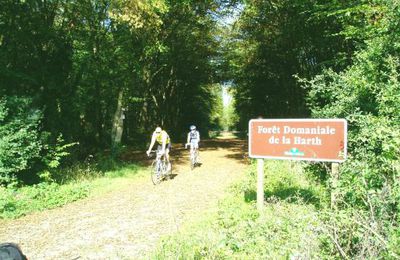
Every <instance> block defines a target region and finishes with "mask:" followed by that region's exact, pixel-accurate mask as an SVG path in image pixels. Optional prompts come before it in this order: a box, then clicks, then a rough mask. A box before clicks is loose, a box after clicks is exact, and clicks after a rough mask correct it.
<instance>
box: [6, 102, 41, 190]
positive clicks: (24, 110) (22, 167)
mask: <svg viewBox="0 0 400 260" xmlns="http://www.w3.org/2000/svg"><path fill="white" fill-rule="evenodd" d="M40 119H41V113H40V111H39V110H35V109H31V108H30V100H29V99H27V98H17V97H10V98H7V99H5V98H3V99H2V100H0V185H1V184H10V183H15V182H16V181H17V179H18V174H20V173H21V172H23V171H29V170H31V169H32V168H33V167H34V166H35V164H36V163H37V162H38V161H39V160H40V152H41V150H42V143H41V139H40V132H39V124H40Z"/></svg>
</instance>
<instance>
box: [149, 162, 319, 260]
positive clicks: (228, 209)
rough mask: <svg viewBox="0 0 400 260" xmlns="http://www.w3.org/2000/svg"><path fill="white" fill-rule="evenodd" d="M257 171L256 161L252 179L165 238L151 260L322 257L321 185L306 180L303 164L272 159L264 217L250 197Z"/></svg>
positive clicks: (269, 165)
mask: <svg viewBox="0 0 400 260" xmlns="http://www.w3.org/2000/svg"><path fill="white" fill-rule="evenodd" d="M255 175H256V173H255V166H254V165H253V166H252V168H251V170H250V171H249V174H248V178H247V179H246V180H245V181H244V182H243V183H239V184H238V185H236V186H234V187H233V188H232V189H231V193H230V195H229V197H228V198H225V199H224V200H223V201H222V202H221V203H220V205H219V207H218V212H217V213H214V214H212V215H209V216H202V218H201V220H198V222H197V224H195V225H191V226H188V227H186V228H185V229H184V230H183V231H182V232H180V233H178V234H177V235H175V236H172V237H168V238H165V239H164V240H163V242H162V243H161V245H160V247H159V248H158V250H157V251H156V253H155V254H154V255H153V257H152V259H281V258H285V259H286V258H288V259H290V258H301V259H303V258H305V259H310V258H320V257H321V256H322V255H321V254H320V251H319V243H318V241H319V240H318V236H319V226H320V222H319V218H318V214H317V211H316V208H315V206H314V205H313V203H314V202H316V201H319V200H321V199H323V198H321V197H319V196H320V195H322V194H324V193H323V189H322V188H319V187H318V185H315V183H313V182H309V181H307V178H306V177H307V176H306V175H305V174H304V173H303V172H302V171H301V165H299V164H290V163H287V162H269V163H268V164H267V166H266V176H265V177H266V178H265V180H266V183H265V190H266V197H267V204H266V208H265V211H264V212H263V216H262V217H260V215H259V213H258V211H257V210H256V209H255V207H254V206H255V205H254V201H253V200H252V199H249V194H252V193H254V188H255V187H256V185H255V179H256V178H255ZM301 190H303V191H306V192H303V193H302V192H301ZM305 193H306V195H304V194H305ZM310 194H311V195H310ZM309 195H310V196H309ZM250 197H251V196H250ZM310 197H313V198H314V199H311V200H310Z"/></svg>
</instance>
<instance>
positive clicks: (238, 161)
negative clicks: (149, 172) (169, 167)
mask: <svg viewBox="0 0 400 260" xmlns="http://www.w3.org/2000/svg"><path fill="white" fill-rule="evenodd" d="M244 151H246V148H245V147H244V142H242V141H239V140H237V139H225V140H210V141H205V142H204V147H202V148H201V153H200V157H201V161H202V162H203V165H202V166H201V167H197V168H195V170H193V171H192V172H191V171H190V169H189V165H188V155H187V153H188V152H187V151H185V150H183V149H175V150H174V152H173V153H172V158H173V159H174V161H173V165H174V168H173V169H174V171H173V173H174V174H176V176H175V178H174V179H172V180H168V181H165V182H163V183H161V184H160V185H158V186H154V185H153V184H152V183H151V180H150V178H149V176H145V177H143V178H140V179H136V180H131V181H132V183H131V184H129V185H124V187H122V188H121V189H119V190H116V191H113V192H110V193H108V194H105V195H102V196H100V197H96V198H89V199H85V200H81V201H78V202H75V203H72V204H69V205H67V206H64V207H62V208H58V209H54V210H48V211H45V212H40V213H35V214H32V215H29V216H26V217H23V218H20V219H18V220H14V221H1V220H0V242H1V241H8V242H10V241H12V242H16V243H18V244H20V246H21V247H22V248H23V251H24V252H25V253H26V255H27V256H28V257H29V259H31V260H32V259H33V260H36V259H40V260H41V259H145V258H146V254H147V253H149V252H151V251H152V250H154V249H155V248H156V246H157V243H158V242H159V240H160V238H161V237H162V236H165V235H168V234H173V233H174V232H176V231H178V230H179V228H180V226H181V225H182V224H183V223H185V222H189V221H190V219H191V218H192V217H194V216H198V215H199V214H202V213H204V212H206V211H208V210H210V209H212V208H215V206H216V204H217V201H218V199H219V198H221V197H222V196H223V192H224V190H226V188H227V187H228V186H229V185H230V184H231V183H232V182H234V181H235V180H237V179H239V178H241V177H242V176H243V171H244V169H245V167H246V165H245V163H244V160H243V154H244Z"/></svg>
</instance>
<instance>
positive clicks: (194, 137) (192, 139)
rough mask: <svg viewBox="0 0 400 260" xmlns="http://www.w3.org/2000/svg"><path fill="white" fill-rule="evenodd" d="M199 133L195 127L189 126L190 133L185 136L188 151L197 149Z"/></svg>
mask: <svg viewBox="0 0 400 260" xmlns="http://www.w3.org/2000/svg"><path fill="white" fill-rule="evenodd" d="M199 142H200V133H199V131H197V130H196V126H194V125H192V126H190V132H189V133H188V135H187V142H186V143H187V144H190V151H191V152H192V150H193V149H199Z"/></svg>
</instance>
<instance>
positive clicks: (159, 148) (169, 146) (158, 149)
mask: <svg viewBox="0 0 400 260" xmlns="http://www.w3.org/2000/svg"><path fill="white" fill-rule="evenodd" d="M171 147H172V145H171V142H169V143H167V144H166V145H165V150H167V149H168V150H169V151H171ZM161 149H162V144H159V143H157V151H161Z"/></svg>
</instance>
